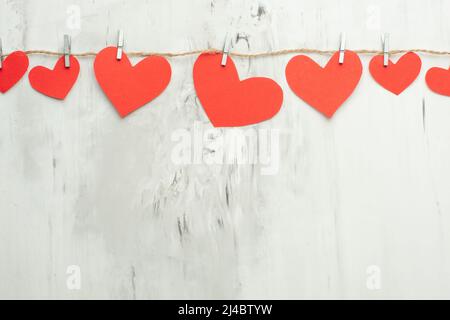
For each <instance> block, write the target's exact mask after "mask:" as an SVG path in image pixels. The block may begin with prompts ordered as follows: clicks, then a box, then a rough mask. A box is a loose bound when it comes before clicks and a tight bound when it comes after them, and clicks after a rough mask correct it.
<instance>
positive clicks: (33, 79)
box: [28, 56, 80, 100]
mask: <svg viewBox="0 0 450 320" xmlns="http://www.w3.org/2000/svg"><path fill="white" fill-rule="evenodd" d="M79 73H80V64H79V62H78V60H77V59H76V58H75V57H74V56H70V68H66V67H65V66H64V57H61V58H59V59H58V61H57V62H56V65H55V67H54V68H53V70H50V69H48V68H46V67H42V66H37V67H34V68H33V69H31V71H30V73H29V75H28V79H29V80H30V84H31V86H32V87H33V88H34V89H35V90H36V91H38V92H40V93H42V94H44V95H46V96H49V97H51V98H55V99H59V100H63V99H64V98H65V97H66V96H67V94H68V93H69V92H70V89H72V87H73V85H74V84H75V82H76V81H77V78H78V74H79Z"/></svg>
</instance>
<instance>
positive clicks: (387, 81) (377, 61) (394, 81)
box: [369, 52, 422, 95]
mask: <svg viewBox="0 0 450 320" xmlns="http://www.w3.org/2000/svg"><path fill="white" fill-rule="evenodd" d="M383 62H384V56H383V55H377V56H375V57H373V58H372V60H371V61H370V64H369V71H370V74H371V75H372V77H373V78H374V79H375V81H376V82H378V83H379V84H380V85H381V86H382V87H383V88H385V89H386V90H388V91H391V92H392V93H395V94H396V95H399V94H400V93H402V92H403V90H405V89H406V88H408V87H409V85H410V84H411V83H413V81H414V80H416V78H417V76H418V75H419V73H420V68H421V67H422V61H421V60H420V57H419V56H418V55H417V54H415V53H414V52H408V53H405V54H404V55H403V56H401V57H400V59H398V61H397V63H393V62H392V61H391V60H389V64H388V66H386V67H385V66H384V64H383Z"/></svg>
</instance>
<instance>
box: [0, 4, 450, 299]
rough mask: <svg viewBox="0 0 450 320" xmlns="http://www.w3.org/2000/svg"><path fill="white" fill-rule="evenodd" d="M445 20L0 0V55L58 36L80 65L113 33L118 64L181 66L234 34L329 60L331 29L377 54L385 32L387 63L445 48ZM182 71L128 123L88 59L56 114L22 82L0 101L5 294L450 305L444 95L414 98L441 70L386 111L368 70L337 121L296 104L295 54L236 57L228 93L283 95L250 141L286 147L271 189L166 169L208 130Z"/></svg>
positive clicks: (368, 9)
mask: <svg viewBox="0 0 450 320" xmlns="http://www.w3.org/2000/svg"><path fill="white" fill-rule="evenodd" d="M449 12H450V1H446V0H439V1H438V0H429V1H424V0H404V1H393V0H386V1H368V0H363V1H362V0H353V1H350V0H349V1H344V0H341V1H334V0H319V1H317V0H315V1H305V0H302V1H300V0H283V1H268V0H252V1H225V0H209V1H208V0H196V1H181V0H179V1H175V0H172V1H168V0H164V1H163V0H149V1H143V0H141V1H125V0H122V1H106V0H96V1H94V0H90V1H76V0H70V1H69V0H67V1H60V0H58V1H57V0H45V1H26V0H1V1H0V36H1V37H2V38H3V45H4V50H6V51H11V50H13V49H47V50H61V47H62V41H63V34H64V33H67V32H68V33H70V34H72V37H73V40H72V49H73V51H77V52H80V51H98V50H100V49H102V48H103V47H104V46H105V45H107V44H114V43H115V41H116V32H117V30H118V29H119V28H123V29H124V31H125V39H126V50H128V51H134V50H147V51H183V50H192V49H202V48H208V47H215V48H220V47H221V46H222V44H223V38H224V35H225V34H226V32H227V31H228V30H230V29H232V30H234V31H233V32H235V33H236V36H235V37H234V42H235V45H234V49H233V50H237V51H240V52H256V51H267V50H275V49H284V48H294V47H310V48H321V49H330V48H337V46H338V41H339V40H338V39H339V33H340V32H341V31H346V32H347V38H348V42H347V43H348V47H349V48H355V49H358V48H359V49H361V48H372V49H377V48H380V46H381V44H380V34H381V33H382V32H386V31H387V32H390V33H391V47H392V49H398V48H417V47H423V48H430V49H437V50H450V19H449ZM78 16H79V17H80V19H78ZM195 58H196V57H195V56H191V57H184V58H173V59H170V63H171V65H172V70H173V77H172V81H171V83H170V85H169V87H168V88H167V90H166V91H165V92H164V93H163V94H162V95H161V96H160V97H158V98H157V99H156V100H155V101H153V102H152V103H151V104H150V105H148V106H146V107H144V108H143V109H141V110H139V111H137V112H135V113H134V114H132V115H131V116H129V117H127V118H126V119H124V120H121V119H119V117H118V116H117V114H116V112H115V111H114V109H113V107H112V106H111V105H110V104H109V102H108V101H107V100H106V98H105V97H104V95H103V93H102V92H101V90H100V89H99V86H98V84H97V83H96V81H95V78H94V75H93V70H92V63H93V59H92V58H82V59H81V67H82V69H81V74H80V77H79V80H78V82H77V83H76V85H75V87H74V89H73V91H72V92H71V93H70V95H69V96H68V97H67V99H66V100H65V101H64V102H59V101H54V100H52V99H49V98H47V97H44V96H42V95H40V94H38V93H36V92H35V91H33V90H32V89H31V87H30V86H29V84H28V80H27V78H24V79H23V80H22V81H21V82H20V83H19V84H18V85H17V86H15V87H14V88H13V89H12V90H11V91H10V92H8V93H7V94H5V95H1V96H0V297H1V298H63V299H78V298H88V299H93V298H107V299H109V298H113V299H118V298H124V299H135V298H136V299H160V298H232V299H234V298H450V125H449V124H450V98H448V97H443V96H438V95H436V94H434V93H432V92H431V91H429V90H428V89H427V88H426V85H425V82H424V76H425V72H426V70H427V69H428V68H430V67H431V66H441V67H445V68H447V67H448V66H449V65H450V58H449V57H430V56H422V59H423V69H422V72H421V74H420V77H419V78H418V80H417V81H416V82H415V83H414V84H413V85H412V86H411V87H410V88H408V89H407V90H406V91H405V92H404V93H403V94H402V95H400V96H399V97H397V96H394V95H393V94H391V93H389V92H387V91H385V90H383V89H381V88H380V87H379V86H378V85H377V84H376V83H375V82H374V81H373V80H372V79H371V77H370V74H369V73H368V72H367V65H368V61H369V58H370V57H362V59H363V64H364V74H363V76H362V79H361V82H360V84H359V86H358V88H357V90H356V91H355V94H354V95H353V96H352V97H351V98H350V99H349V100H348V101H347V102H346V103H345V105H344V106H343V107H342V108H341V109H340V110H339V111H338V112H337V114H336V115H335V117H334V118H333V119H332V120H331V121H329V120H326V119H325V118H324V117H323V116H321V115H320V114H319V113H317V112H316V111H314V110H312V109H311V108H310V107H308V106H306V105H305V104H304V103H303V102H301V101H300V100H299V99H298V98H297V97H296V96H295V95H294V94H293V93H292V92H291V91H290V90H289V87H288V86H287V83H286V80H285V78H284V68H285V66H286V63H287V62H288V60H289V59H290V56H280V57H273V58H257V59H238V58H236V59H235V61H236V64H237V66H238V68H239V72H240V75H241V77H243V78H245V77H250V76H255V75H261V76H268V77H271V78H273V79H275V80H276V81H277V82H278V83H279V84H280V85H281V86H282V87H283V90H284V97H285V98H284V104H283V107H282V109H281V111H280V113H279V114H278V115H277V116H276V117H275V118H274V119H272V120H271V121H269V122H266V123H263V124H260V125H257V126H254V127H252V128H253V129H252V130H258V129H262V128H264V129H270V130H279V132H280V136H279V140H278V142H279V152H278V154H276V155H275V156H279V168H278V171H277V172H275V174H272V175H263V174H261V170H260V169H261V168H260V167H261V165H251V164H238V165H237V164H223V165H208V164H205V163H203V164H196V163H192V164H184V165H179V164H177V163H175V162H174V161H173V157H172V153H173V149H174V145H175V143H174V141H172V136H173V134H174V132H178V131H179V130H182V129H186V130H190V131H193V130H194V129H195V128H196V127H197V128H198V127H201V129H202V130H206V129H208V128H210V127H211V126H210V124H209V123H208V120H207V118H206V116H205V114H204V112H203V110H202V109H201V108H200V106H199V104H198V101H197V100H196V96H195V92H194V90H193V83H192V76H191V73H192V66H193V63H194V61H195ZM316 58H317V60H318V61H320V62H321V63H324V62H325V61H326V60H327V59H328V57H326V56H317V57H316ZM54 63H55V58H54V57H42V56H32V57H31V58H30V68H31V67H32V66H35V65H46V66H52V65H53V64H54ZM177 130H178V131H177ZM225 131H226V130H221V132H222V133H225ZM73 265H75V266H78V267H79V270H80V276H81V287H80V288H79V290H76V288H75V290H71V289H74V288H73V287H71V286H70V285H69V286H68V285H67V282H68V280H70V279H71V278H70V277H71V276H73V275H74V274H71V272H72V271H71V269H70V267H69V266H73ZM68 267H69V274H68V273H67V271H68ZM75 275H78V273H76V274H75ZM374 277H376V281H375V283H376V285H375V286H374V285H373V281H372V280H373V279H374ZM377 280H380V281H379V282H377ZM69 282H70V281H69Z"/></svg>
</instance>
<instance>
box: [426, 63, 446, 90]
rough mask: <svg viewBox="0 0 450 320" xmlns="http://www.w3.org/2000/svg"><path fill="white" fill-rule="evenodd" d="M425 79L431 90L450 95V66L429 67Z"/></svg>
mask: <svg viewBox="0 0 450 320" xmlns="http://www.w3.org/2000/svg"><path fill="white" fill-rule="evenodd" d="M425 80H426V82H427V85H428V87H429V88H430V89H431V90H432V91H434V92H436V93H439V94H442V95H444V96H449V97H450V68H448V69H444V68H437V67H436V68H431V69H430V70H428V72H427V75H426V76H425Z"/></svg>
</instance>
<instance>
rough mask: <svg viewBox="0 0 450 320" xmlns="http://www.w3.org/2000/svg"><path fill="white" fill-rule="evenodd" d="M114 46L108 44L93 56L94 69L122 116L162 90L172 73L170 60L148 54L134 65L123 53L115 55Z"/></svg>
mask: <svg viewBox="0 0 450 320" xmlns="http://www.w3.org/2000/svg"><path fill="white" fill-rule="evenodd" d="M116 54H117V48H116V47H108V48H105V49H103V50H102V51H100V52H99V53H98V54H97V56H96V57H95V61H94V70H95V77H96V78H97V81H98V83H99V84H100V87H101V88H102V89H103V91H104V92H105V94H106V96H107V97H108V99H109V100H110V101H111V103H112V104H113V105H114V107H115V108H116V110H117V112H118V113H119V115H120V116H121V117H122V118H123V117H126V116H127V115H128V114H130V113H131V112H133V111H135V110H137V109H139V108H140V107H142V106H144V105H145V104H147V103H148V102H150V101H151V100H153V99H154V98H156V97H157V96H159V95H160V94H161V92H163V91H164V89H165V88H166V87H167V85H168V84H169V82H170V77H171V74H172V71H171V68H170V64H169V62H168V61H167V60H166V59H165V58H163V57H160V56H150V57H147V58H145V59H143V60H141V61H140V62H139V63H138V64H136V65H135V66H134V67H133V66H132V65H131V62H130V60H129V59H128V57H127V55H126V54H123V56H122V60H120V61H119V60H117V59H116Z"/></svg>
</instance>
